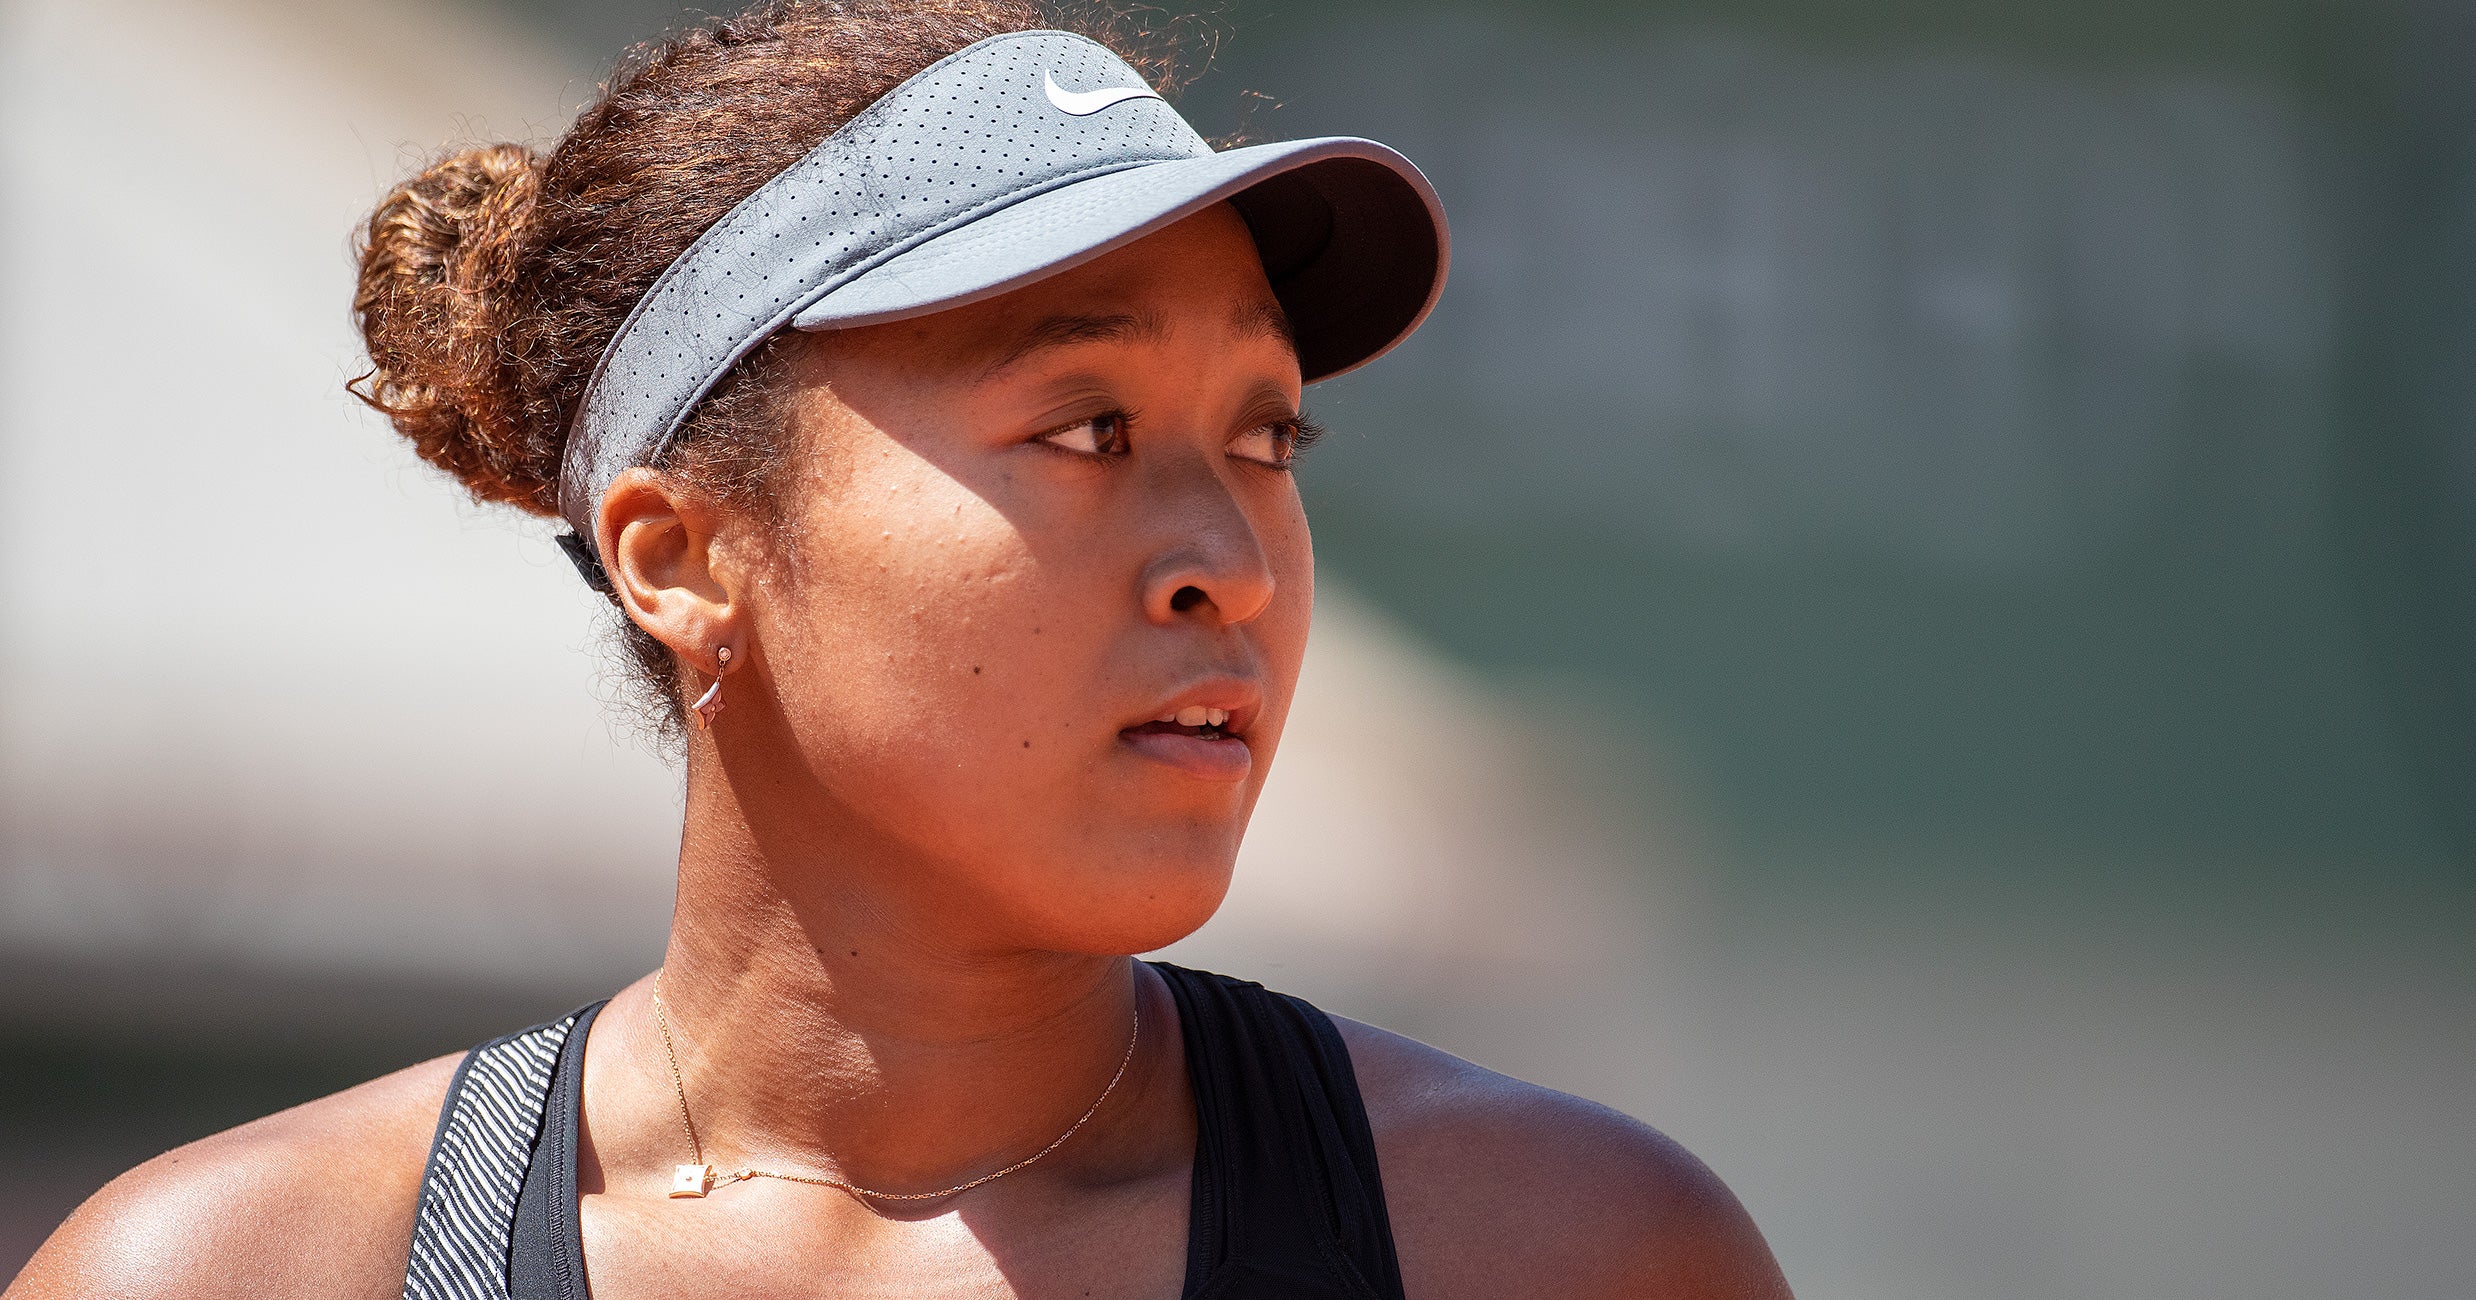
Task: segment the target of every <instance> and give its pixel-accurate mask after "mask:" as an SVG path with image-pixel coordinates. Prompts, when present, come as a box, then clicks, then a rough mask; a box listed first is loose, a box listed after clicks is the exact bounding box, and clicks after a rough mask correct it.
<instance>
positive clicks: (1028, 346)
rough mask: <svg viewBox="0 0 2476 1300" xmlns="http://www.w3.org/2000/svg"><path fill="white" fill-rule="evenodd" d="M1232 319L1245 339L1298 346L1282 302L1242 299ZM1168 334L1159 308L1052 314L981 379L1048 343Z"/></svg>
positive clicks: (1057, 345) (1154, 339)
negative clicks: (1134, 310) (1139, 310)
mask: <svg viewBox="0 0 2476 1300" xmlns="http://www.w3.org/2000/svg"><path fill="white" fill-rule="evenodd" d="M1230 323H1231V324H1232V325H1233V326H1235V327H1236V328H1237V330H1238V333H1239V334H1240V336H1242V337H1246V338H1273V339H1279V340H1280V341H1281V342H1282V344H1283V345H1285V346H1287V347H1288V348H1289V349H1290V351H1291V352H1293V353H1294V352H1296V351H1297V350H1298V336H1297V335H1296V334H1295V333H1294V332H1293V331H1292V330H1291V329H1290V318H1289V314H1288V313H1287V312H1284V311H1282V310H1281V304H1279V303H1277V302H1274V301H1272V300H1271V299H1269V298H1260V299H1256V300H1253V301H1250V302H1245V303H1241V304H1239V305H1238V307H1237V309H1236V310H1235V311H1234V312H1232V313H1231V316H1230ZM1167 337H1169V318H1168V317H1166V316H1163V315H1162V314H1160V313H1159V312H1149V311H1147V312H1116V313H1112V314H1109V315H1101V316H1084V315H1063V316H1051V317H1048V318H1046V319H1044V320H1042V321H1040V322H1039V323H1037V324H1035V325H1033V326H1032V327H1031V328H1029V329H1027V330H1025V331H1023V333H1022V334H1021V335H1020V336H1018V337H1017V338H1016V339H1015V341H1014V342H1013V343H1012V344H1011V345H1009V346H1008V347H1007V349H1006V350H1005V351H1004V352H1002V353H1000V354H999V355H998V357H997V359H996V360H995V361H992V362H990V363H989V366H988V368H987V369H986V370H983V371H981V372H980V377H981V378H982V379H984V380H985V379H989V378H991V377H993V376H995V375H997V374H998V373H999V372H1001V371H1003V370H1005V369H1006V368H1007V367H1009V366H1012V365H1014V364H1015V363H1017V362H1019V361H1022V360H1023V359H1024V358H1025V357H1028V356H1030V355H1032V354H1033V353H1035V352H1041V351H1045V350H1047V349H1049V348H1061V347H1071V346H1073V345H1075V344H1078V343H1128V342H1159V341H1160V340H1162V339H1165V338H1167Z"/></svg>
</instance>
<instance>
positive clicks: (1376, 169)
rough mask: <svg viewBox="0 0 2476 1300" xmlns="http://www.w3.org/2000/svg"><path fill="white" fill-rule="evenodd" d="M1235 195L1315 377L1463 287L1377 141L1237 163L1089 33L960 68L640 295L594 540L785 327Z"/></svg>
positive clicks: (960, 289)
mask: <svg viewBox="0 0 2476 1300" xmlns="http://www.w3.org/2000/svg"><path fill="white" fill-rule="evenodd" d="M1223 200H1227V201H1228V202H1229V203H1230V205H1231V206H1232V207H1234V208H1236V209H1237V210H1238V212H1239V214H1240V215H1241V216H1243V217H1244V218H1245V219H1246V222H1247V226H1248V229H1249V230H1250V231H1251V232H1252V233H1253V234H1254V237H1255V243H1256V248H1257V251H1258V252H1259V253H1260V254H1261V256H1262V257H1263V260H1264V270H1265V272H1266V274H1267V276H1268V277H1269V278H1270V280H1271V282H1272V288H1273V293H1274V294H1275V295H1276V296H1277V297H1278V298H1279V299H1280V301H1281V305H1282V307H1283V308H1284V309H1285V310H1286V311H1287V312H1288V314H1289V317H1290V324H1291V328H1292V329H1293V330H1294V331H1295V332H1296V334H1297V338H1298V352H1299V363H1300V366H1301V369H1302V370H1303V372H1304V375H1305V377H1306V379H1307V380H1308V381H1309V382H1314V381H1316V380H1319V379H1328V378H1331V377H1332V376H1334V375H1338V374H1341V373H1342V372H1344V371H1347V370H1351V369H1354V368H1356V367H1358V366H1361V365H1364V364H1366V363H1367V362H1369V361H1372V360H1374V359H1375V358H1376V357H1377V356H1379V355H1381V354H1383V353H1384V352H1386V351H1388V350H1390V349H1391V348H1392V347H1393V345H1395V344H1397V343H1399V342H1401V340H1402V339H1404V338H1406V337H1408V336H1409V334H1410V332H1411V331H1412V330H1414V329H1416V328H1417V327H1418V323H1419V322H1420V321H1421V320H1423V319H1424V318H1425V317H1426V315H1427V313H1428V311H1429V309H1431V308H1432V307H1433V306H1434V305H1435V301H1436V295H1437V294H1438V293H1439V292H1440V291H1441V290H1442V289H1443V287H1444V275H1445V264H1446V260H1447V249H1448V244H1447V238H1446V234H1445V224H1444V210H1443V208H1442V207H1441V206H1440V205H1439V204H1438V202H1437V200H1436V194H1435V191H1434V189H1433V188H1431V187H1430V186H1429V185H1428V183H1427V179H1426V178H1425V177H1424V176H1421V175H1420V174H1419V171H1418V169H1417V168H1416V167H1413V166H1411V165H1410V162H1409V160H1408V159H1406V158H1403V157H1402V156H1401V155H1400V154H1397V153H1395V152H1393V151H1392V150H1390V149H1387V148H1385V147H1384V146H1383V145H1380V144H1377V143H1375V142H1374V141H1372V140H1357V139H1348V138H1333V139H1320V140H1299V141H1293V142H1289V143H1283V144H1268V145H1256V146H1252V147H1249V148H1243V149H1231V150H1228V151H1226V152H1219V153H1216V152H1214V151H1213V149H1212V147H1211V146H1210V145H1209V144H1207V143H1205V141H1204V139H1203V137H1202V136H1200V135H1198V134H1196V132H1195V129H1194V128H1193V127H1191V126H1189V125H1187V122H1186V120H1185V119H1184V118H1182V117H1180V116H1179V115H1178V114H1177V112H1176V110H1174V109H1172V108H1170V106H1169V105H1168V104H1167V103H1165V102H1163V101H1162V100H1161V98H1160V97H1159V96H1158V95H1155V94H1153V93H1152V91H1151V90H1150V88H1149V87H1147V86H1145V84H1144V82H1143V79H1142V78H1141V77H1140V76H1138V75H1137V74H1136V72H1135V70H1134V69H1132V68H1130V67H1128V66H1127V65H1126V64H1125V62H1124V61H1122V60H1120V59H1119V58H1118V57H1117V55H1115V54H1113V53H1111V52H1110V51H1109V50H1108V49H1106V48H1105V47H1103V46H1101V45H1099V44H1097V43H1095V42H1092V41H1090V40H1086V39H1085V38H1083V37H1080V36H1075V35H1072V34H1070V33H1066V32H1048V31H1040V32H1012V33H1009V34H1007V35H1004V36H996V37H991V38H990V39H988V40H985V41H981V42H980V43H978V44H976V45H973V46H971V47H969V48H968V49H965V50H962V51H960V52H958V53H956V54H953V55H950V56H948V57H947V58H945V59H943V60H940V61H939V62H937V63H935V64H933V65H931V66H930V67H928V68H927V69H925V70H924V71H922V72H920V73H919V74H918V75H916V76H914V77H912V78H911V79H910V80H908V81H906V82H904V83H903V84H902V85H900V86H898V87H896V88H895V89H894V90H893V91H892V92H890V93H888V94H887V95H886V96H885V97H884V98H882V99H880V100H878V101H877V102H876V103H874V104H871V105H870V106H869V107H868V108H867V109H865V110H863V111H862V112H861V113H860V114H859V115H858V116H857V117H854V118H853V119H852V120H851V121H850V122H849V123H847V124H846V125H845V126H844V127H843V128H842V129H841V130H839V131H836V132H835V133H834V134H832V135H830V136H828V137H827V138H826V139H825V141H824V142H823V143H821V144H819V145H818V146H817V147H816V148H815V149H814V150H812V151H811V152H810V153H809V154H808V155H807V156H806V157H804V158H802V159H801V160H800V161H799V162H797V163H794V164H792V165H791V166H790V167H789V168H788V169H786V170H785V171H783V172H782V174H780V175H778V176H776V177H774V178H773V179H772V180H770V181H768V182H766V183H765V185H764V186H763V187H762V188H760V189H758V190H757V192H756V193H754V194H752V195H750V196H749V197H748V198H747V199H746V200H745V201H743V202H742V203H740V205H739V206H738V207H735V208H733V209H732V210H731V211H730V213H729V214H727V215H726V216H724V217H723V218H722V220H720V221H718V222H716V223H714V225H713V227H712V228H711V229H709V230H707V231H706V232H705V234H704V235H703V236H702V237H700V238H699V239H698V240H697V241H696V243H694V244H692V245H690V246H689V248H688V251H687V252H685V253H682V254H681V255H680V257H679V259H678V260H677V261H676V262H673V263H672V264H671V266H670V268H669V269H668V270H666V271H664V272H663V274H662V277H661V278H660V279H659V280H657V281H655V282H654V286H653V288H652V289H651V290H650V291H648V292H647V293H646V295H645V297H644V299H643V300H642V301H640V302H638V303H637V305H636V309H635V310H634V311H633V312H632V313H631V314H630V315H629V317H628V319H627V321H626V322H625V323H624V324H622V325H621V326H620V328H619V332H618V334H617V335H616V336H615V337H614V338H613V339H612V340H611V343H610V346H609V348H607V349H606V350H605V351H604V352H603V354H602V359H601V363H600V365H599V366H598V367H596V369H595V370H594V373H593V378H592V380H591V382H590V383H588V384H587V386H586V389H585V396H584V401H583V402H582V403H581V404H580V405H579V406H578V408H577V412H576V418H575V422H574V424H573V425H572V426H571V427H570V429H569V431H568V443H567V458H566V463H565V465H564V467H563V469H562V472H561V474H560V480H559V510H560V513H561V514H563V515H565V516H566V517H567V520H568V523H569V524H570V525H572V526H573V527H574V528H575V530H576V533H577V542H576V543H573V544H571V549H572V550H581V549H585V548H590V547H591V546H592V545H593V541H594V536H595V521H596V516H597V515H598V514H599V512H600V509H601V501H602V495H603V493H604V492H606V491H607V490H608V489H609V487H610V484H611V480H613V479H615V478H617V477H618V476H619V474H620V472H621V471H623V470H626V469H628V468H630V467H632V466H637V465H646V464H650V463H652V462H653V461H654V460H655V459H656V458H657V457H659V456H660V455H661V453H662V451H663V449H664V448H665V447H667V446H668V445H669V443H670V440H671V439H672V438H673V437H674V436H675V435H676V434H677V433H678V431H679V429H680V427H681V426H682V425H683V424H685V423H686V421H687V418H688V414H689V412H690V411H692V410H693V409H694V408H695V406H696V403H697V402H698V401H699V400H701V399H702V398H703V397H704V396H705V394H706V393H707V392H709V391H711V389H712V388H713V386H714V385H715V384H716V383H717V382H719V381H720V380H721V378H722V376H723V375H724V374H726V373H727V372H728V371H729V370H730V368H731V366H732V365H733V364H735V363H737V362H738V361H739V359H740V358H741V357H743V356H746V355H747V354H748V352H749V350H750V349H752V348H754V347H755V346H756V345H757V344H758V343H760V342H762V341H763V340H764V339H765V337H766V336H767V335H769V334H772V333H773V332H774V331H775V330H777V329H780V328H782V327H784V326H791V327H794V328H798V329H811V330H824V329H840V328H846V327H850V326H856V325H868V324H876V323H879V322H883V321H893V320H901V319H904V318H905V317H910V316H919V315H925V314H927V313H929V312H933V311H941V310H944V309H945V308H948V307H955V306H960V305H962V304H964V303H967V302H972V301H975V300H978V299H981V298H987V297H991V296H993V295H996V294H1001V293H1005V292H1007V291H1009V290H1012V289H1017V288H1020V287H1022V286H1024V285H1027V284H1030V283H1033V282H1034V281H1037V280H1040V279H1043V278H1045V277H1047V276H1051V275H1055V274H1057V273H1058V272H1060V271H1064V270H1066V269H1068V268H1070V267H1073V266H1077V265H1079V264H1081V263H1083V262H1087V261H1090V260H1091V259H1093V258H1095V257H1098V256H1100V255H1101V254H1103V253H1106V252H1108V251H1109V250H1111V249H1113V248H1117V247H1120V246H1121V245H1124V244H1127V243H1130V242H1132V241H1134V240H1137V239H1140V238H1142V237H1143V236H1144V235H1146V234H1149V233H1151V232H1152V231H1154V230H1158V229H1160V228H1161V227H1163V226H1166V225H1169V224H1170V223H1172V222H1175V221H1177V220H1178V219H1179V218H1181V217H1184V216H1187V215H1188V214H1190V213H1194V212H1197V211H1200V210H1202V209H1203V208H1206V207H1209V206H1211V205H1212V204H1214V203H1218V202H1221V201H1223ZM578 558H579V560H580V561H582V560H584V559H585V558H587V557H586V556H584V555H579V557H578Z"/></svg>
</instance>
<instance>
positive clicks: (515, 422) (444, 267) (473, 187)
mask: <svg viewBox="0 0 2476 1300" xmlns="http://www.w3.org/2000/svg"><path fill="white" fill-rule="evenodd" d="M540 184H541V160H540V158H539V157H538V156H537V155H535V154H534V152H533V151H532V150H531V149H528V148H526V147H525V146H523V145H519V144H493V145H486V146H482V147H480V148H473V149H466V150H463V151H462V152H459V153H456V154H453V155H450V156H448V157H446V158H442V159H440V160H439V161H438V162H436V163H434V164H432V165H431V166H430V167H429V168H428V169H427V170H425V171H423V172H422V173H421V174H420V175H418V176H415V177H413V178H412V179H411V180H408V181H405V182H404V183H403V184H401V185H398V186H397V187H396V188H395V190H394V191H393V192H392V193H390V194H388V196H387V198H386V200H385V201H384V202H382V203H380V204H379V205H378V210H377V211H375V212H373V213H371V214H370V223H369V226H368V228H367V229H366V231H365V232H364V233H363V236H362V239H361V247H360V254H361V280H360V285H359V288H358V290H357V291H356V292H355V293H354V295H353V316H354V318H355V319H356V320H357V321H358V322H359V324H360V326H361V337H362V340H363V342H364V343H365V344H366V345H367V346H368V349H369V356H370V369H369V371H368V373H366V374H364V375H362V376H361V377H360V378H358V379H356V380H354V381H353V384H352V391H353V393H354V395H355V396H357V397H359V398H360V399H361V400H362V401H364V402H367V403H369V404H370V405H371V406H373V407H375V408H377V409H378V410H380V411H382V412H384V413H385V414H386V415H387V417H388V419H390V420H392V421H393V422H394V423H395V427H396V429H397V431H398V432H400V433H402V434H403V435H404V436H405V437H406V438H409V439H411V440H412V444H413V448H414V450H416V451H418V452H419V453H420V454H421V458H422V459H424V460H426V461H429V462H430V463H431V464H433V465H436V466H438V467H439V468H441V469H444V470H446V471H447V472H448V473H451V474H453V475H455V476H456V477H457V478H458V479H459V480H461V481H462V482H463V483H464V485H465V487H466V489H467V490H469V491H471V492H472V494H473V495H474V496H475V497H476V498H478V499H481V500H485V501H505V502H509V503H512V504H514V505H517V506H521V507H523V508H525V509H527V510H531V511H533V512H535V513H537V514H549V513H552V512H553V511H554V510H555V509H556V497H557V493H558V488H557V483H558V462H559V453H560V443H561V441H562V439H561V438H560V437H559V436H558V434H557V433H556V432H553V433H552V434H551V436H549V437H546V438H545V437H543V436H541V434H540V431H537V430H530V429H528V428H527V427H526V424H527V421H526V419H525V418H524V416H523V413H522V410H523V400H522V397H521V395H520V394H518V393H517V392H516V391H515V384H514V382H513V376H512V375H511V374H510V373H509V369H508V366H507V364H506V359H505V358H504V357H503V356H502V355H501V352H500V340H501V337H502V335H503V332H504V326H505V325H506V323H507V319H508V315H509V312H508V303H507V301H506V300H507V297H508V290H509V287H510V285H511V283H512V282H513V279H514V276H513V271H514V268H515V267H516V265H517V262H518V256H519V254H520V252H521V251H522V248H523V244H524V241H525V238H526V228H527V225H528V223H529V219H530V217H531V216H532V213H533V205H534V197H535V195H536V194H537V193H539V191H540Z"/></svg>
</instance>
